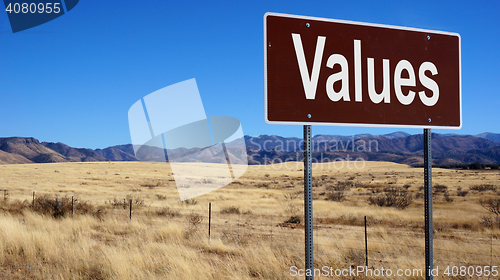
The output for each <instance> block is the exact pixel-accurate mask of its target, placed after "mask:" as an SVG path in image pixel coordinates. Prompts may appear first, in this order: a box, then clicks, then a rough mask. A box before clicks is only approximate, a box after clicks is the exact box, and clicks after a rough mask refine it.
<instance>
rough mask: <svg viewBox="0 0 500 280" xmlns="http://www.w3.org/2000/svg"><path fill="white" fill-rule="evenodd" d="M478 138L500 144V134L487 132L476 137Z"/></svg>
mask: <svg viewBox="0 0 500 280" xmlns="http://www.w3.org/2000/svg"><path fill="white" fill-rule="evenodd" d="M476 137H479V138H486V139H488V140H491V141H493V142H496V143H500V133H491V132H485V133H481V134H478V135H476Z"/></svg>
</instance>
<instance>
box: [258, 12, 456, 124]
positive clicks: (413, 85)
mask: <svg viewBox="0 0 500 280" xmlns="http://www.w3.org/2000/svg"><path fill="white" fill-rule="evenodd" d="M264 58H265V87H266V90H265V118H266V122H268V123H271V124H302V125H311V124H314V125H346V126H394V127H423V128H453V129H459V128H461V126H462V104H461V102H462V101H461V95H462V94H461V62H460V35H459V34H457V33H449V32H441V31H431V30H423V29H415V28H405V27H395V26H387V25H378V24H368V23H359V22H348V21H340V20H332V19H322V18H313V17H304V16H294V15H284V14H275V13H266V15H265V16H264Z"/></svg>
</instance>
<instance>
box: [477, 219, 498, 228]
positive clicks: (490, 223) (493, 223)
mask: <svg viewBox="0 0 500 280" xmlns="http://www.w3.org/2000/svg"><path fill="white" fill-rule="evenodd" d="M479 223H480V224H481V225H482V226H484V227H487V228H494V227H496V228H498V227H500V217H499V216H495V217H492V216H483V217H481V221H480V222H479Z"/></svg>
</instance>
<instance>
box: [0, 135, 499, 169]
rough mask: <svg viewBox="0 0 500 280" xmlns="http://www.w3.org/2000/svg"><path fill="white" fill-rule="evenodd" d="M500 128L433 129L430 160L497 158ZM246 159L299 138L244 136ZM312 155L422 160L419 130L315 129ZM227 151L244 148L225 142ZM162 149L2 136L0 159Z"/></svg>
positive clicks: (153, 155) (152, 154)
mask: <svg viewBox="0 0 500 280" xmlns="http://www.w3.org/2000/svg"><path fill="white" fill-rule="evenodd" d="M497 136H500V134H495V133H482V134H479V135H476V136H472V135H456V134H432V156H433V163H434V164H438V165H453V164H470V163H474V162H480V163H483V164H492V163H500V141H497V142H495V140H499V139H498V138H496V137H497ZM244 139H245V143H246V152H247V154H248V162H249V163H250V164H264V163H272V162H275V163H276V162H280V161H282V162H284V161H302V160H303V153H302V145H303V142H302V139H301V138H297V137H281V136H277V135H260V136H255V137H252V136H245V137H244ZM312 144H313V147H312V148H313V157H314V160H315V161H317V162H321V161H323V162H325V161H334V160H339V159H344V160H346V159H350V160H355V159H363V160H370V161H390V162H397V163H403V164H409V165H421V164H423V136H422V134H415V135H409V134H408V133H405V132H394V133H390V134H385V135H372V134H357V135H352V136H341V135H315V136H314V137H313V138H312ZM227 147H231V149H228V153H229V154H228V155H229V157H230V158H233V159H234V158H235V157H233V155H232V154H241V153H243V152H244V151H243V150H238V148H236V147H234V146H232V144H231V143H228V144H227ZM169 154H170V155H171V156H175V157H176V158H178V157H182V158H183V160H184V161H193V162H196V161H205V162H217V158H220V157H218V156H219V155H214V154H212V153H211V152H210V151H209V150H206V149H205V150H204V149H202V148H191V149H185V148H179V149H175V150H172V151H169ZM165 155H166V153H165V150H164V149H161V148H157V147H148V146H143V147H142V148H141V150H139V153H138V155H137V156H136V155H135V154H134V148H133V146H132V145H131V144H125V145H117V146H112V147H107V148H104V149H95V150H93V149H85V148H74V147H71V146H68V145H66V144H63V143H60V142H58V143H51V142H42V143H40V142H39V141H38V140H37V139H35V138H33V137H7V138H0V164H21V163H50V162H88V161H138V160H139V159H140V160H142V161H154V162H162V161H164V160H165V159H167V160H168V158H167V157H166V156H165Z"/></svg>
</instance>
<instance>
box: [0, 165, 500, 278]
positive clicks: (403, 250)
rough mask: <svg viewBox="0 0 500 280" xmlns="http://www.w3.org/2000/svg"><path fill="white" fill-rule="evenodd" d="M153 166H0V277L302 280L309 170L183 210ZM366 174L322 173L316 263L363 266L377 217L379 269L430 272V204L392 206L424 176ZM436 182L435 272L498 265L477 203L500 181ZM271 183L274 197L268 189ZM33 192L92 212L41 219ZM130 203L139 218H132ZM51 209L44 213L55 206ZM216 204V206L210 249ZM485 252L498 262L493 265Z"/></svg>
mask: <svg viewBox="0 0 500 280" xmlns="http://www.w3.org/2000/svg"><path fill="white" fill-rule="evenodd" d="M155 164H156V163H113V162H109V163H108V162H106V163H83V164H82V163H65V164H50V165H24V166H23V165H17V166H0V167H1V168H0V177H2V178H4V177H5V178H8V179H9V183H6V181H3V180H2V181H0V189H7V190H9V192H8V195H7V196H6V199H5V200H0V252H1V253H2V254H0V258H1V259H2V264H3V265H1V266H0V268H1V269H0V279H124V280H131V279H180V280H187V279H294V277H291V276H290V274H289V268H290V266H291V265H297V266H298V267H301V266H302V265H303V259H302V258H301V257H300V256H298V253H297V252H302V251H303V225H302V224H301V223H302V222H303V216H302V212H303V208H302V203H303V184H302V182H303V180H302V175H303V173H302V172H301V171H299V169H300V168H294V169H293V170H289V169H284V168H282V169H278V168H276V169H275V168H273V167H272V166H267V167H268V168H267V169H266V168H265V167H261V168H260V169H255V168H249V169H248V171H247V173H246V174H245V175H244V176H243V177H241V178H240V179H238V182H240V183H238V184H231V185H228V186H226V187H224V188H221V189H219V190H217V191H214V192H212V193H209V194H206V195H203V196H200V197H197V198H196V199H193V200H192V201H191V200H190V201H188V202H183V203H178V197H179V196H178V193H177V190H176V188H175V184H174V182H173V177H171V173H169V172H168V171H167V172H165V173H164V174H160V168H158V167H157V165H155ZM366 164H367V165H366V167H365V169H364V170H348V169H347V168H344V169H340V170H337V169H334V168H332V167H330V168H319V167H318V168H317V169H315V171H314V173H313V174H314V180H315V181H316V182H318V184H317V187H316V188H315V189H314V190H313V196H315V197H316V199H315V201H314V205H315V208H314V227H315V231H314V232H315V244H314V245H315V248H316V246H317V247H318V250H316V251H315V254H317V255H316V256H315V264H317V265H318V266H319V267H321V266H323V265H328V266H333V267H349V266H351V265H358V264H360V265H364V251H363V250H362V249H361V248H363V240H364V235H363V234H364V233H363V228H362V226H363V225H364V221H363V216H367V217H368V240H369V241H368V242H369V259H370V263H371V264H373V265H375V266H376V265H377V264H378V263H379V262H380V261H382V262H381V263H383V265H384V267H392V268H394V267H401V268H407V267H420V266H421V265H422V264H421V259H418V258H417V259H415V258H409V257H408V256H409V255H411V256H413V255H419V254H422V250H423V249H422V246H421V243H422V242H423V241H422V238H423V237H422V232H423V228H422V219H423V213H422V207H421V205H422V203H423V200H418V201H417V200H415V201H414V202H411V203H414V204H415V206H412V205H411V204H408V200H407V201H406V202H407V203H406V204H408V205H410V206H409V207H408V206H405V207H401V209H398V207H397V206H395V205H397V203H395V202H394V201H398V199H400V198H401V197H405V196H402V195H399V193H405V194H406V195H408V196H413V197H417V198H418V196H419V194H420V195H423V194H422V191H421V190H420V191H419V190H418V186H420V185H421V184H422V180H423V179H422V178H423V177H422V174H421V170H420V171H419V170H418V169H415V168H408V167H407V166H404V165H398V164H392V163H383V162H367V163H366ZM82 166H84V168H82ZM289 166H291V165H289ZM298 166H300V165H298ZM323 166H327V165H325V164H323ZM54 169H56V170H58V171H59V172H54ZM155 170H158V172H155ZM106 172H107V173H106ZM6 174H8V175H6ZM115 174H120V175H119V176H117V175H115ZM138 174H141V175H138ZM265 174H269V176H268V178H266V177H265ZM434 174H435V178H434V182H435V186H436V185H443V186H446V188H442V189H441V188H439V187H438V189H436V188H435V189H434V191H436V190H438V191H437V192H436V194H437V195H436V196H435V200H434V205H435V208H434V213H435V216H434V222H435V229H436V231H435V240H436V242H435V248H434V249H435V256H436V265H439V266H441V265H443V264H444V263H445V262H446V263H448V262H455V263H459V262H460V261H461V260H464V259H467V260H468V261H469V262H471V263H485V264H487V263H489V261H490V255H489V252H490V251H489V250H490V248H493V258H496V257H498V256H500V246H499V245H497V243H498V240H497V236H500V223H499V222H498V221H499V219H498V215H497V214H494V212H491V211H489V210H487V208H485V207H484V206H483V207H481V206H479V204H478V203H479V201H480V200H481V201H483V203H484V205H486V206H487V205H490V206H491V205H493V206H495V205H496V204H494V203H493V204H491V203H489V200H490V199H496V198H499V197H500V196H498V194H497V191H498V189H497V187H495V188H492V187H474V186H476V185H491V186H498V180H499V179H500V174H499V173H498V172H495V171H492V170H449V169H446V170H444V169H442V170H436V171H435V172H434ZM285 175H286V176H285ZM37 176H38V177H37ZM43 176H46V177H43ZM141 176H142V177H141ZM127 177H128V178H127ZM387 177H389V178H387ZM352 178H355V179H352ZM396 178H397V180H396ZM457 178H460V180H457ZM349 179H351V180H349ZM157 182H161V186H162V187H161V188H160V187H156V184H157ZM166 182H169V183H168V184H167V183H166ZM263 182H264V183H268V184H269V187H266V188H262V187H260V184H261V183H263ZM35 183H36V184H35ZM82 183H85V184H82ZM275 183H276V185H275ZM389 183H392V184H389ZM141 184H144V185H147V184H151V185H153V186H155V187H151V188H150V187H149V186H143V187H141ZM12 186H16V187H15V188H14V187H12ZM163 186H165V187H163ZM472 187H474V190H472V191H469V188H472ZM353 188H355V189H353ZM33 189H34V190H36V191H37V195H36V199H42V198H43V197H44V195H45V196H46V197H47V198H48V199H49V202H51V203H53V202H55V200H54V199H55V198H56V195H57V197H58V198H57V202H58V204H59V203H60V204H64V203H62V202H61V201H62V200H64V199H66V198H68V197H69V198H71V196H74V197H78V198H79V199H78V201H80V200H81V198H84V199H85V200H88V201H90V203H87V204H86V205H89V207H90V208H89V211H88V212H86V213H87V214H85V212H84V211H83V210H82V211H81V212H78V211H76V210H75V215H74V217H71V215H69V212H67V211H66V214H65V215H59V216H58V218H54V215H53V212H50V211H48V212H47V213H46V214H42V212H34V211H33V210H34V209H32V196H31V194H32V190H33ZM468 191H469V193H470V194H469V195H467V192H468ZM333 192H341V193H342V195H343V196H344V198H343V200H342V201H341V202H339V203H331V202H329V201H325V199H328V195H329V194H330V193H333ZM461 193H465V194H464V195H463V196H460V194H461ZM0 194H1V193H0ZM465 196H466V197H465ZM379 197H380V198H381V201H393V202H391V203H385V202H384V203H382V204H383V205H387V206H389V205H391V206H390V207H385V206H384V208H380V207H379V206H378V204H377V203H375V199H378V198H379ZM387 197H389V198H387ZM131 198H132V199H134V201H133V203H134V204H133V211H134V212H133V218H132V220H130V219H129V217H128V207H129V203H130V199H131ZM318 198H320V199H318ZM369 198H372V199H374V203H370V201H369ZM481 198H482V199H481ZM69 200H70V201H71V199H69ZM81 201H82V205H85V203H83V200H81ZM124 201H125V202H124ZM49 202H46V203H44V205H46V206H45V208H48V209H50V207H52V206H50V205H52V204H51V203H49ZM208 202H211V203H212V219H211V222H212V226H213V227H212V235H211V240H210V241H209V240H208V236H207V234H208V232H207V227H208V211H207V210H208ZM377 202H378V201H377ZM136 203H137V204H136ZM58 204H56V205H58ZM77 204H78V203H76V201H75V209H76V208H77ZM403 205H404V204H403ZM63 208H64V207H63ZM124 208H125V209H124ZM214 209H215V210H214ZM238 212H239V213H241V214H244V215H239V214H238ZM51 213H52V214H51ZM486 214H487V215H486ZM56 216H57V215H56ZM316 234H318V236H316ZM492 236H493V239H491V237H492ZM491 240H493V247H491V244H490V242H491ZM484 252H488V253H487V254H485V255H486V256H484V257H483V256H482V254H483V253H484ZM438 256H439V258H438ZM228 267H230V269H228ZM359 279H360V280H365V279H364V278H362V277H360V278H359ZM435 279H443V278H439V277H436V278H435Z"/></svg>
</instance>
